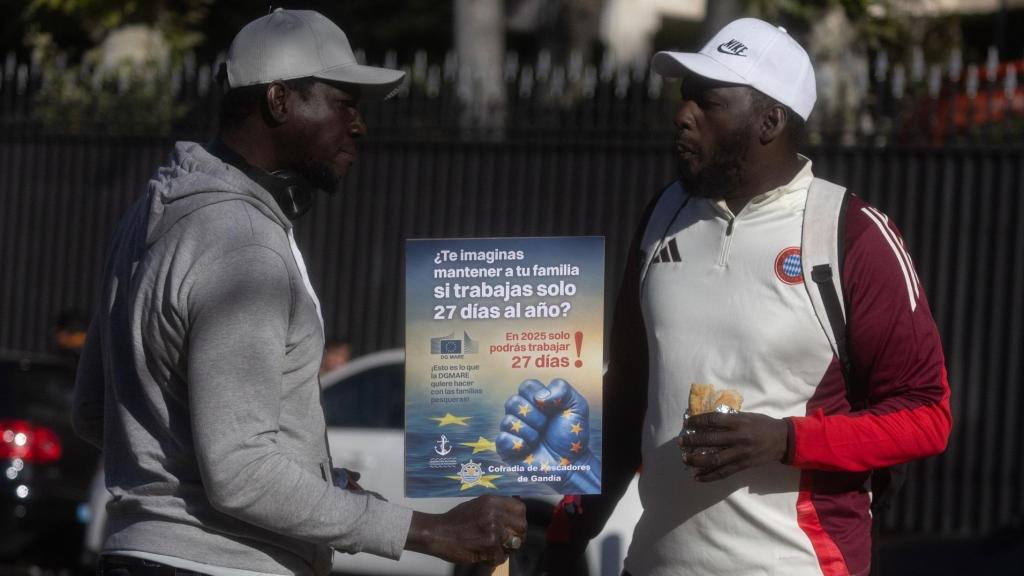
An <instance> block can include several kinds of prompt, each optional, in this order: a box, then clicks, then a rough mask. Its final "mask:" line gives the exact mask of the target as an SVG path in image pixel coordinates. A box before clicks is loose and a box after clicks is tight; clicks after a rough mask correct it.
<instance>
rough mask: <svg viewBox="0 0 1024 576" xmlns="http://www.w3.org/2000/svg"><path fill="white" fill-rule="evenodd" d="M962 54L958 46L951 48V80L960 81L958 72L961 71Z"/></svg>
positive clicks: (962, 64) (962, 63)
mask: <svg viewBox="0 0 1024 576" xmlns="http://www.w3.org/2000/svg"><path fill="white" fill-rule="evenodd" d="M963 66H964V55H963V52H961V51H960V48H959V47H955V48H953V50H952V51H950V53H949V79H950V80H952V81H953V82H959V81H960V73H961V72H962V71H963Z"/></svg>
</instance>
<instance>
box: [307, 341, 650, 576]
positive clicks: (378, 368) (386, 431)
mask: <svg viewBox="0 0 1024 576" xmlns="http://www.w3.org/2000/svg"><path fill="white" fill-rule="evenodd" d="M404 363H405V351H404V350H402V349H400V348H396V349H391V350H383V351H380V352H374V353H372V354H367V355H366V356H361V357H359V358H357V359H355V360H353V361H351V362H349V363H348V364H346V365H344V366H342V367H341V368H338V369H337V370H335V371H333V372H330V373H328V374H325V375H323V376H322V377H321V379H320V383H321V387H322V389H323V402H324V411H325V413H326V416H327V427H328V428H327V435H328V438H329V440H330V446H331V457H332V459H333V460H334V465H335V466H336V467H339V468H348V469H350V470H356V471H358V472H359V473H360V474H362V477H361V478H360V479H359V483H360V484H361V485H362V486H363V487H365V488H366V489H367V490H373V491H374V492H378V493H380V494H382V495H383V496H384V497H385V498H387V499H388V500H390V501H392V502H395V503H398V504H401V505H403V506H406V507H408V508H412V509H415V510H419V511H422V512H444V511H446V510H448V509H450V508H452V507H453V506H455V505H456V504H458V503H460V502H463V501H465V500H467V498H414V499H407V498H405V495H404V489H403V477H404V472H403V469H404V464H403V461H404V454H405V436H404V431H403V424H404V417H403V414H404V402H405V392H404V385H405V384H404V383H405V368H404ZM558 500H559V499H558V498H556V497H553V498H549V499H545V500H543V501H538V500H534V501H533V502H527V509H528V517H529V516H530V515H531V514H530V513H531V512H532V511H533V510H534V509H542V510H543V512H545V513H546V512H548V511H550V510H551V509H552V508H553V506H554V504H556V503H557V502H558ZM640 512H641V507H640V497H639V496H638V494H637V488H636V479H635V478H634V479H633V482H632V483H631V484H630V486H629V489H628V490H627V492H626V494H625V495H624V496H623V498H622V500H621V501H620V502H619V505H618V506H617V507H616V509H615V512H614V514H612V517H611V518H610V519H609V520H608V524H607V525H606V526H605V529H604V530H603V531H602V532H601V534H599V535H598V536H597V538H595V539H594V540H593V541H592V542H591V543H590V546H589V547H588V548H587V565H588V569H589V573H590V574H591V575H600V576H618V575H619V574H621V573H622V561H623V559H624V558H625V555H626V550H627V549H628V548H629V543H630V540H631V539H632V535H633V527H634V526H635V525H636V523H637V520H639V519H640ZM543 534H544V532H543V529H533V530H531V536H532V542H533V544H534V546H536V547H537V549H539V548H540V547H541V546H542V543H543ZM538 541H539V542H538ZM530 543H531V538H527V545H528V546H529V545H530ZM538 545H541V546H538ZM334 570H335V571H341V572H356V573H360V574H408V575H417V576H419V575H422V576H427V575H435V574H436V575H445V576H447V575H450V574H452V572H453V567H452V565H451V564H448V563H446V562H442V561H441V560H438V559H436V558H433V557H430V556H424V555H423V554H417V553H415V552H405V553H403V554H402V559H401V561H399V562H397V563H396V562H395V561H393V560H387V559H384V558H380V557H377V556H373V555H371V554H343V553H337V554H335V556H334Z"/></svg>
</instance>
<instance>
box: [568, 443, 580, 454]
mask: <svg viewBox="0 0 1024 576" xmlns="http://www.w3.org/2000/svg"><path fill="white" fill-rule="evenodd" d="M569 451H570V452H572V453H574V454H575V453H576V452H582V451H583V445H582V444H581V443H580V442H573V443H572V446H570V447H569Z"/></svg>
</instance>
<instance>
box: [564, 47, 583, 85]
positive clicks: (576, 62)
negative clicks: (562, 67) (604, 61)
mask: <svg viewBox="0 0 1024 576" xmlns="http://www.w3.org/2000/svg"><path fill="white" fill-rule="evenodd" d="M566 72H567V74H568V78H569V82H572V83H574V84H575V83H577V82H579V81H580V79H581V78H582V77H583V53H582V52H580V51H579V50H573V51H572V53H571V54H569V67H568V69H567V71H566Z"/></svg>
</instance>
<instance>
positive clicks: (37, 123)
mask: <svg viewBox="0 0 1024 576" xmlns="http://www.w3.org/2000/svg"><path fill="white" fill-rule="evenodd" d="M909 54H910V56H909V57H908V59H907V61H906V62H903V61H895V60H893V61H891V60H890V59H889V57H888V56H887V55H886V54H885V53H877V54H875V55H874V57H873V58H872V59H871V61H870V62H868V61H867V59H866V58H864V59H861V60H857V59H856V58H851V59H844V60H843V61H841V62H837V63H820V65H819V66H818V70H817V75H818V80H819V82H818V83H819V93H818V102H817V104H816V107H815V113H814V114H813V115H812V116H811V118H810V121H809V124H808V128H809V132H810V138H811V141H812V142H815V143H842V144H844V145H852V144H870V145H885V144H892V143H900V144H908V143H910V144H916V145H928V146H937V145H945V144H950V143H953V144H963V143H989V144H991V143H995V142H998V143H1016V144H1020V143H1022V142H1024V60H1005V59H1004V60H1002V61H1001V60H1000V58H999V56H998V54H997V53H996V52H995V49H991V50H990V51H989V56H988V58H987V60H986V62H983V63H977V62H971V63H967V62H964V61H963V57H962V55H961V53H960V52H959V51H958V50H956V49H954V50H953V51H951V53H950V54H949V57H948V58H947V59H945V60H944V61H942V62H926V61H925V57H924V54H923V52H922V51H921V50H920V49H916V50H911V51H910V52H909ZM357 57H359V58H361V59H362V56H361V55H357ZM220 61H221V60H216V61H214V62H197V61H196V60H195V58H192V57H185V58H184V59H182V60H181V62H179V63H178V64H177V65H176V66H174V67H173V68H168V69H160V68H158V67H154V66H147V67H138V68H135V69H125V68H121V69H118V70H117V71H112V72H104V71H102V70H99V69H96V68H93V67H91V65H88V64H82V65H81V66H80V67H78V68H69V67H68V66H66V65H65V64H64V63H63V61H62V60H57V61H54V62H48V63H39V62H33V61H30V60H25V59H19V58H18V57H17V56H16V55H15V54H13V53H10V54H7V55H6V57H4V58H3V59H0V128H2V129H4V130H5V131H7V132H8V133H10V132H14V131H17V132H22V133H37V132H40V131H47V132H51V133H60V134H66V133H69V132H74V133H80V134H89V133H104V134H165V135H166V134H182V133H188V134H200V135H209V134H211V131H212V129H213V127H214V126H215V124H216V118H217V111H218V105H219V90H218V89H217V87H216V82H215V81H214V75H215V71H216V70H217V68H218V66H219V63H220ZM375 64H381V65H384V66H387V67H391V68H400V69H403V70H405V71H406V72H407V73H408V74H407V78H408V80H407V81H406V82H405V83H404V84H403V86H402V88H401V91H400V93H399V97H398V98H397V99H396V100H393V101H391V102H388V103H386V104H383V105H382V104H379V103H372V102H367V103H364V104H363V106H362V108H363V111H364V113H365V115H366V116H367V117H368V120H369V123H370V125H371V127H372V129H374V130H379V131H381V132H383V133H387V134H392V135H407V136H409V135H417V134H419V133H421V132H422V131H430V132H435V133H436V132H451V131H456V132H460V133H465V131H466V130H467V128H473V127H474V124H475V123H479V120H480V118H479V115H478V117H477V118H476V120H475V122H474V121H472V120H471V121H469V122H468V123H467V117H466V115H465V114H464V112H465V108H464V106H463V105H462V104H461V102H464V101H466V100H467V98H468V99H472V93H471V91H467V84H466V82H463V80H464V79H465V77H466V75H467V72H466V71H465V70H462V69H460V68H459V65H458V60H457V58H456V57H455V55H454V54H451V53H450V54H447V55H444V56H441V57H435V58H433V59H431V57H429V56H428V55H427V53H426V52H419V53H417V54H415V55H414V56H413V58H412V59H411V61H407V62H400V61H399V60H398V58H397V56H396V55H395V54H394V53H389V54H387V55H386V56H385V58H384V61H383V62H375ZM502 73H503V79H504V87H505V94H506V103H505V105H504V107H503V111H502V112H501V113H499V114H498V116H500V118H499V119H498V120H497V121H494V119H493V118H490V119H489V120H488V121H487V122H486V124H487V126H489V127H492V128H493V125H495V124H496V125H498V126H500V127H501V129H500V130H499V131H498V135H499V136H500V137H502V138H504V137H509V136H511V137H515V136H519V135H523V134H526V135H530V134H537V133H548V134H552V133H561V132H565V131H572V132H576V133H581V132H586V133H597V134H607V133H615V134H632V135H642V134H646V133H647V132H649V131H651V130H659V129H662V128H663V127H665V126H666V125H667V124H668V122H669V120H670V118H671V111H672V108H673V106H674V104H673V102H674V100H676V99H677V98H678V95H677V89H676V88H675V86H676V84H675V83H673V82H666V81H665V80H664V79H663V78H662V77H661V76H659V75H657V74H654V73H652V72H651V70H650V69H649V67H648V65H647V63H646V62H639V63H637V65H636V66H633V67H627V68H621V67H616V66H615V65H614V64H613V63H612V62H611V60H610V59H606V60H604V61H603V62H586V61H585V60H584V59H583V58H581V57H578V56H574V57H570V58H569V59H568V61H567V62H556V61H553V59H552V57H551V54H550V53H549V52H546V51H541V52H540V53H539V54H538V56H537V57H536V58H535V59H531V60H529V61H527V60H526V59H525V58H520V57H519V55H518V54H515V53H509V54H508V55H507V57H506V59H505V62H504V66H503V68H502ZM470 74H471V73H470ZM492 136H493V134H492Z"/></svg>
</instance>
